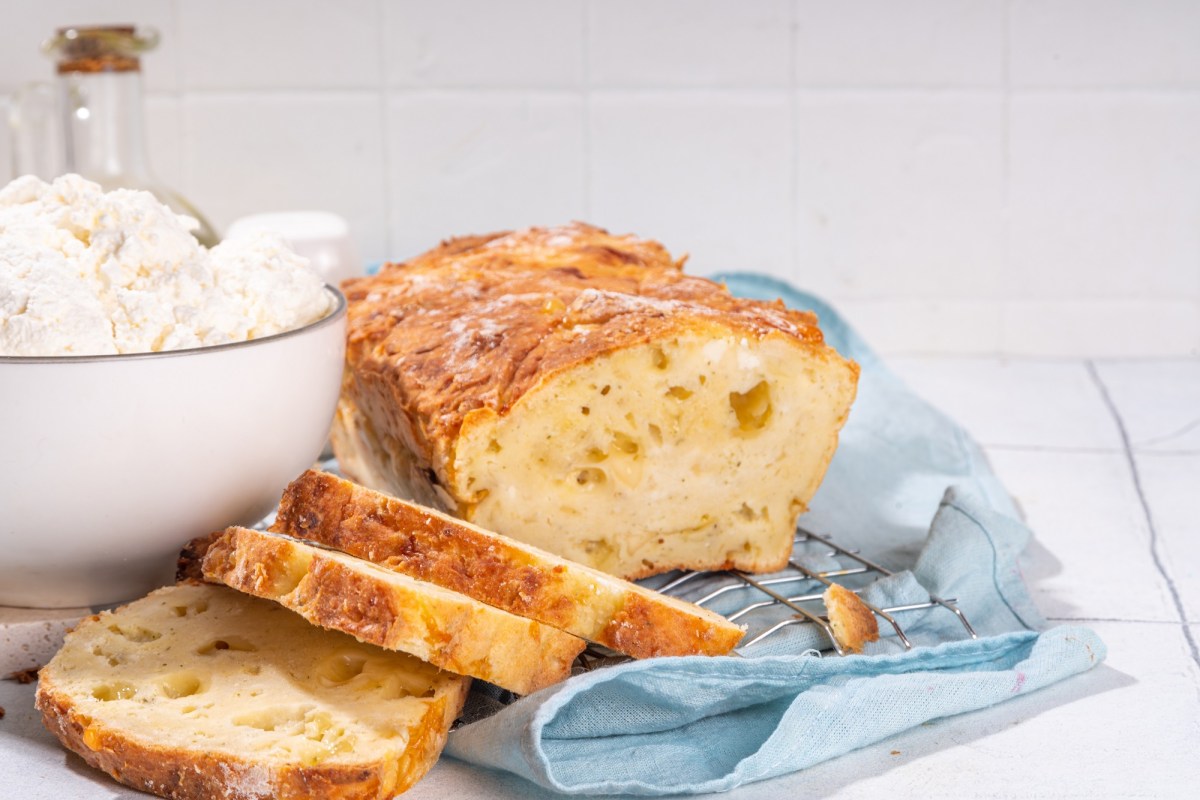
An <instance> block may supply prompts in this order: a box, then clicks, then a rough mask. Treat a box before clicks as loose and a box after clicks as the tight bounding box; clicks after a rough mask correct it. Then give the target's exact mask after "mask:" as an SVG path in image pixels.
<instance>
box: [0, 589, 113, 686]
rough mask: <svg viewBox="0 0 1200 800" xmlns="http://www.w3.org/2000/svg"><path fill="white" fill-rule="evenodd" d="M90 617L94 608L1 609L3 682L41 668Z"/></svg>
mask: <svg viewBox="0 0 1200 800" xmlns="http://www.w3.org/2000/svg"><path fill="white" fill-rule="evenodd" d="M90 613H92V610H91V609H90V608H54V609H46V608H10V607H6V606H0V678H4V677H5V676H8V675H11V674H12V673H14V672H17V671H19V670H26V669H37V668H39V667H41V666H42V665H43V664H45V663H46V662H47V661H49V660H50V659H51V658H53V657H54V654H55V653H57V652H58V648H60V647H62V641H63V636H65V635H66V633H67V631H68V630H69V629H71V628H73V627H74V626H75V623H77V622H79V620H80V619H82V618H83V617H86V616H87V615H88V614H90Z"/></svg>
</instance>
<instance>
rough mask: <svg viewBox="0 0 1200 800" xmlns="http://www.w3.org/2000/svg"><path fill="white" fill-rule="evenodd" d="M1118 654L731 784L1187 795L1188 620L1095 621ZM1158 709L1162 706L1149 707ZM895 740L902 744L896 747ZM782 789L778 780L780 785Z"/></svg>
mask: <svg viewBox="0 0 1200 800" xmlns="http://www.w3.org/2000/svg"><path fill="white" fill-rule="evenodd" d="M1089 627H1091V628H1093V629H1094V630H1095V631H1096V632H1097V633H1099V634H1100V636H1101V638H1103V639H1104V641H1105V644H1106V645H1107V646H1108V660H1107V661H1106V662H1105V663H1104V664H1102V665H1100V666H1098V667H1096V668H1094V669H1092V670H1090V671H1089V672H1086V673H1084V674H1082V675H1079V676H1076V677H1075V678H1072V679H1070V680H1069V681H1067V682H1066V683H1062V684H1059V685H1057V686H1054V687H1050V688H1048V689H1046V690H1043V691H1041V692H1035V693H1033V694H1030V695H1027V696H1025V697H1021V698H1018V699H1016V700H1013V701H1011V702H1008V703H1003V704H1001V705H999V706H994V707H992V708H990V709H986V710H983V711H978V712H975V713H972V714H965V715H962V716H957V717H950V718H947V719H943V720H938V721H936V722H934V723H931V724H929V725H925V726H921V727H919V728H917V729H915V730H913V731H909V732H907V733H904V734H902V735H900V736H896V737H893V738H892V739H888V740H885V741H883V742H880V743H878V744H876V745H872V746H870V747H867V748H864V749H862V750H859V751H857V752H855V753H850V754H849V755H846V756H843V757H842V758H838V759H835V760H833V761H829V762H826V763H824V764H820V765H818V766H816V767H814V768H812V769H810V770H806V771H805V772H804V773H803V774H802V777H800V776H796V777H795V778H794V780H795V782H794V783H788V782H787V779H786V778H785V779H782V780H779V781H776V782H775V783H776V785H775V786H771V785H770V784H767V783H764V784H761V785H760V786H758V787H747V789H746V790H743V793H731V794H730V795H728V796H729V797H731V798H734V799H735V800H759V799H760V798H761V800H768V799H769V798H777V797H786V796H789V794H788V793H785V789H784V788H783V787H787V788H790V789H791V793H792V795H791V796H796V795H797V794H799V793H801V792H802V793H803V795H804V796H807V797H829V798H837V800H850V799H851V798H854V799H855V800H857V798H863V800H869V799H870V798H879V797H887V798H897V799H898V800H909V798H912V800H927V798H931V797H937V798H962V799H963V800H975V799H978V800H982V799H983V798H999V797H1013V798H1079V799H1080V800H1085V799H1086V800H1092V798H1099V797H1104V798H1132V797H1146V798H1151V797H1152V798H1180V799H1182V798H1185V797H1191V795H1192V793H1193V792H1194V790H1195V786H1196V784H1197V782H1200V761H1197V760H1196V759H1195V758H1192V757H1191V754H1192V753H1194V752H1196V750H1197V749H1198V748H1200V728H1197V726H1196V719H1197V718H1198V717H1200V695H1198V694H1197V692H1196V689H1195V686H1196V682H1197V681H1198V680H1200V670H1198V669H1197V666H1196V662H1194V661H1192V659H1191V657H1190V655H1189V653H1188V652H1187V649H1186V644H1185V641H1184V638H1183V633H1182V629H1181V627H1180V626H1179V625H1163V624H1154V623H1140V624H1139V623H1124V622H1113V623H1094V624H1091V625H1089ZM1151 709H1152V710H1151ZM892 751H898V752H897V753H896V754H895V755H893V754H892ZM772 790H773V791H772Z"/></svg>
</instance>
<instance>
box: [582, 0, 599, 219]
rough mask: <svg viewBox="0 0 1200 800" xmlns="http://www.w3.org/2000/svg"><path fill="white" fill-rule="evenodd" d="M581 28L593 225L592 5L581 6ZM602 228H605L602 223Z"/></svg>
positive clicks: (588, 210) (588, 207) (586, 189)
mask: <svg viewBox="0 0 1200 800" xmlns="http://www.w3.org/2000/svg"><path fill="white" fill-rule="evenodd" d="M580 9H581V12H582V13H581V18H580V20H579V24H580V26H581V27H582V28H583V42H582V47H581V48H580V49H581V53H580V55H581V57H582V58H583V65H582V66H583V87H582V90H581V93H582V95H583V109H582V114H583V120H582V122H583V218H584V219H585V220H587V221H588V222H590V223H592V224H596V220H594V219H592V4H591V3H590V2H584V3H582V4H581V5H580ZM599 224H600V227H604V221H601V222H600V223H599Z"/></svg>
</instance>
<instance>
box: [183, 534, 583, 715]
mask: <svg viewBox="0 0 1200 800" xmlns="http://www.w3.org/2000/svg"><path fill="white" fill-rule="evenodd" d="M202 570H203V574H204V578H205V579H206V580H210V581H218V582H220V583H224V584H225V585H226V586H229V587H231V588H234V589H237V590H238V591H242V592H247V593H249V594H252V595H255V596H256V597H263V598H266V599H269V600H274V601H276V602H277V603H280V604H281V605H283V606H286V607H287V608H290V609H291V610H292V611H295V612H296V613H298V614H299V615H300V616H302V617H304V618H305V619H307V620H308V621H309V622H311V623H313V624H314V625H320V626H322V627H324V628H330V629H332V630H338V631H342V632H343V633H348V634H350V635H351V636H353V637H355V638H356V639H358V640H359V641H362V642H369V643H370V644H374V645H378V646H380V647H385V648H387V649H389V650H401V651H403V652H406V653H411V654H412V655H415V656H417V657H418V658H420V659H422V660H424V661H428V662H429V663H431V664H433V665H435V666H438V667H441V668H442V669H448V670H450V671H452V672H457V673H459V674H462V675H470V676H471V677H474V678H480V679H482V680H485V681H488V682H490V683H494V684H496V685H497V686H500V687H502V688H505V689H509V690H511V691H513V692H516V693H517V694H529V693H530V692H534V691H537V690H538V689H541V688H543V687H545V686H549V685H550V684H552V683H557V682H558V681H561V680H563V679H564V678H567V677H568V676H570V674H571V664H572V662H573V661H574V660H575V657H576V656H577V655H579V653H581V652H582V651H583V648H584V646H585V642H584V641H583V640H582V639H579V638H577V637H575V636H571V635H569V634H566V633H563V632H562V631H560V630H558V629H556V628H552V627H549V626H547V625H542V624H541V623H539V622H534V621H532V620H529V619H523V618H521V617H518V616H515V615H513V614H510V613H508V612H507V611H501V610H500V609H498V608H493V607H492V606H489V605H486V604H484V603H480V602H478V601H476V600H473V599H471V598H470V597H467V596H466V595H463V594H459V593H458V592H452V591H449V590H447V589H443V588H442V587H440V586H437V585H435V584H432V583H426V582H425V581H418V580H414V579H412V578H409V577H407V576H405V575H399V574H396V573H394V572H391V571H388V570H385V569H382V568H380V567H378V566H376V565H374V564H372V563H370V562H368V561H364V560H362V559H359V558H354V557H353V556H349V555H346V554H345V553H341V552H337V551H334V550H326V549H322V548H318V547H314V546H313V545H311V544H307V543H304V542H299V541H296V540H294V539H289V538H286V537H283V536H280V535H278V534H272V533H266V532H263V531H255V530H249V529H247V528H229V529H227V530H226V531H225V532H224V533H222V534H220V535H219V536H217V537H215V538H213V539H210V540H208V541H207V547H206V549H205V552H204V557H203V563H202Z"/></svg>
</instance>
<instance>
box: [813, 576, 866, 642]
mask: <svg viewBox="0 0 1200 800" xmlns="http://www.w3.org/2000/svg"><path fill="white" fill-rule="evenodd" d="M821 599H822V600H824V601H825V610H826V611H827V612H828V614H829V626H830V627H831V628H833V635H834V638H836V639H837V642H838V644H839V645H841V646H842V649H843V650H846V651H847V652H851V653H861V652H862V649H863V645H864V644H866V643H867V642H873V641H875V640H877V639H878V638H879V622H878V621H877V620H876V619H875V614H874V613H873V612H872V611H871V609H869V608H867V605H866V603H864V602H863V601H862V600H860V599H859V597H858V595H856V594H855V593H854V592H852V591H850V590H849V589H847V588H846V587H845V586H842V585H840V584H836V583H834V584H831V585H830V586H829V588H827V589H826V590H825V592H824V594H822V595H821Z"/></svg>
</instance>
